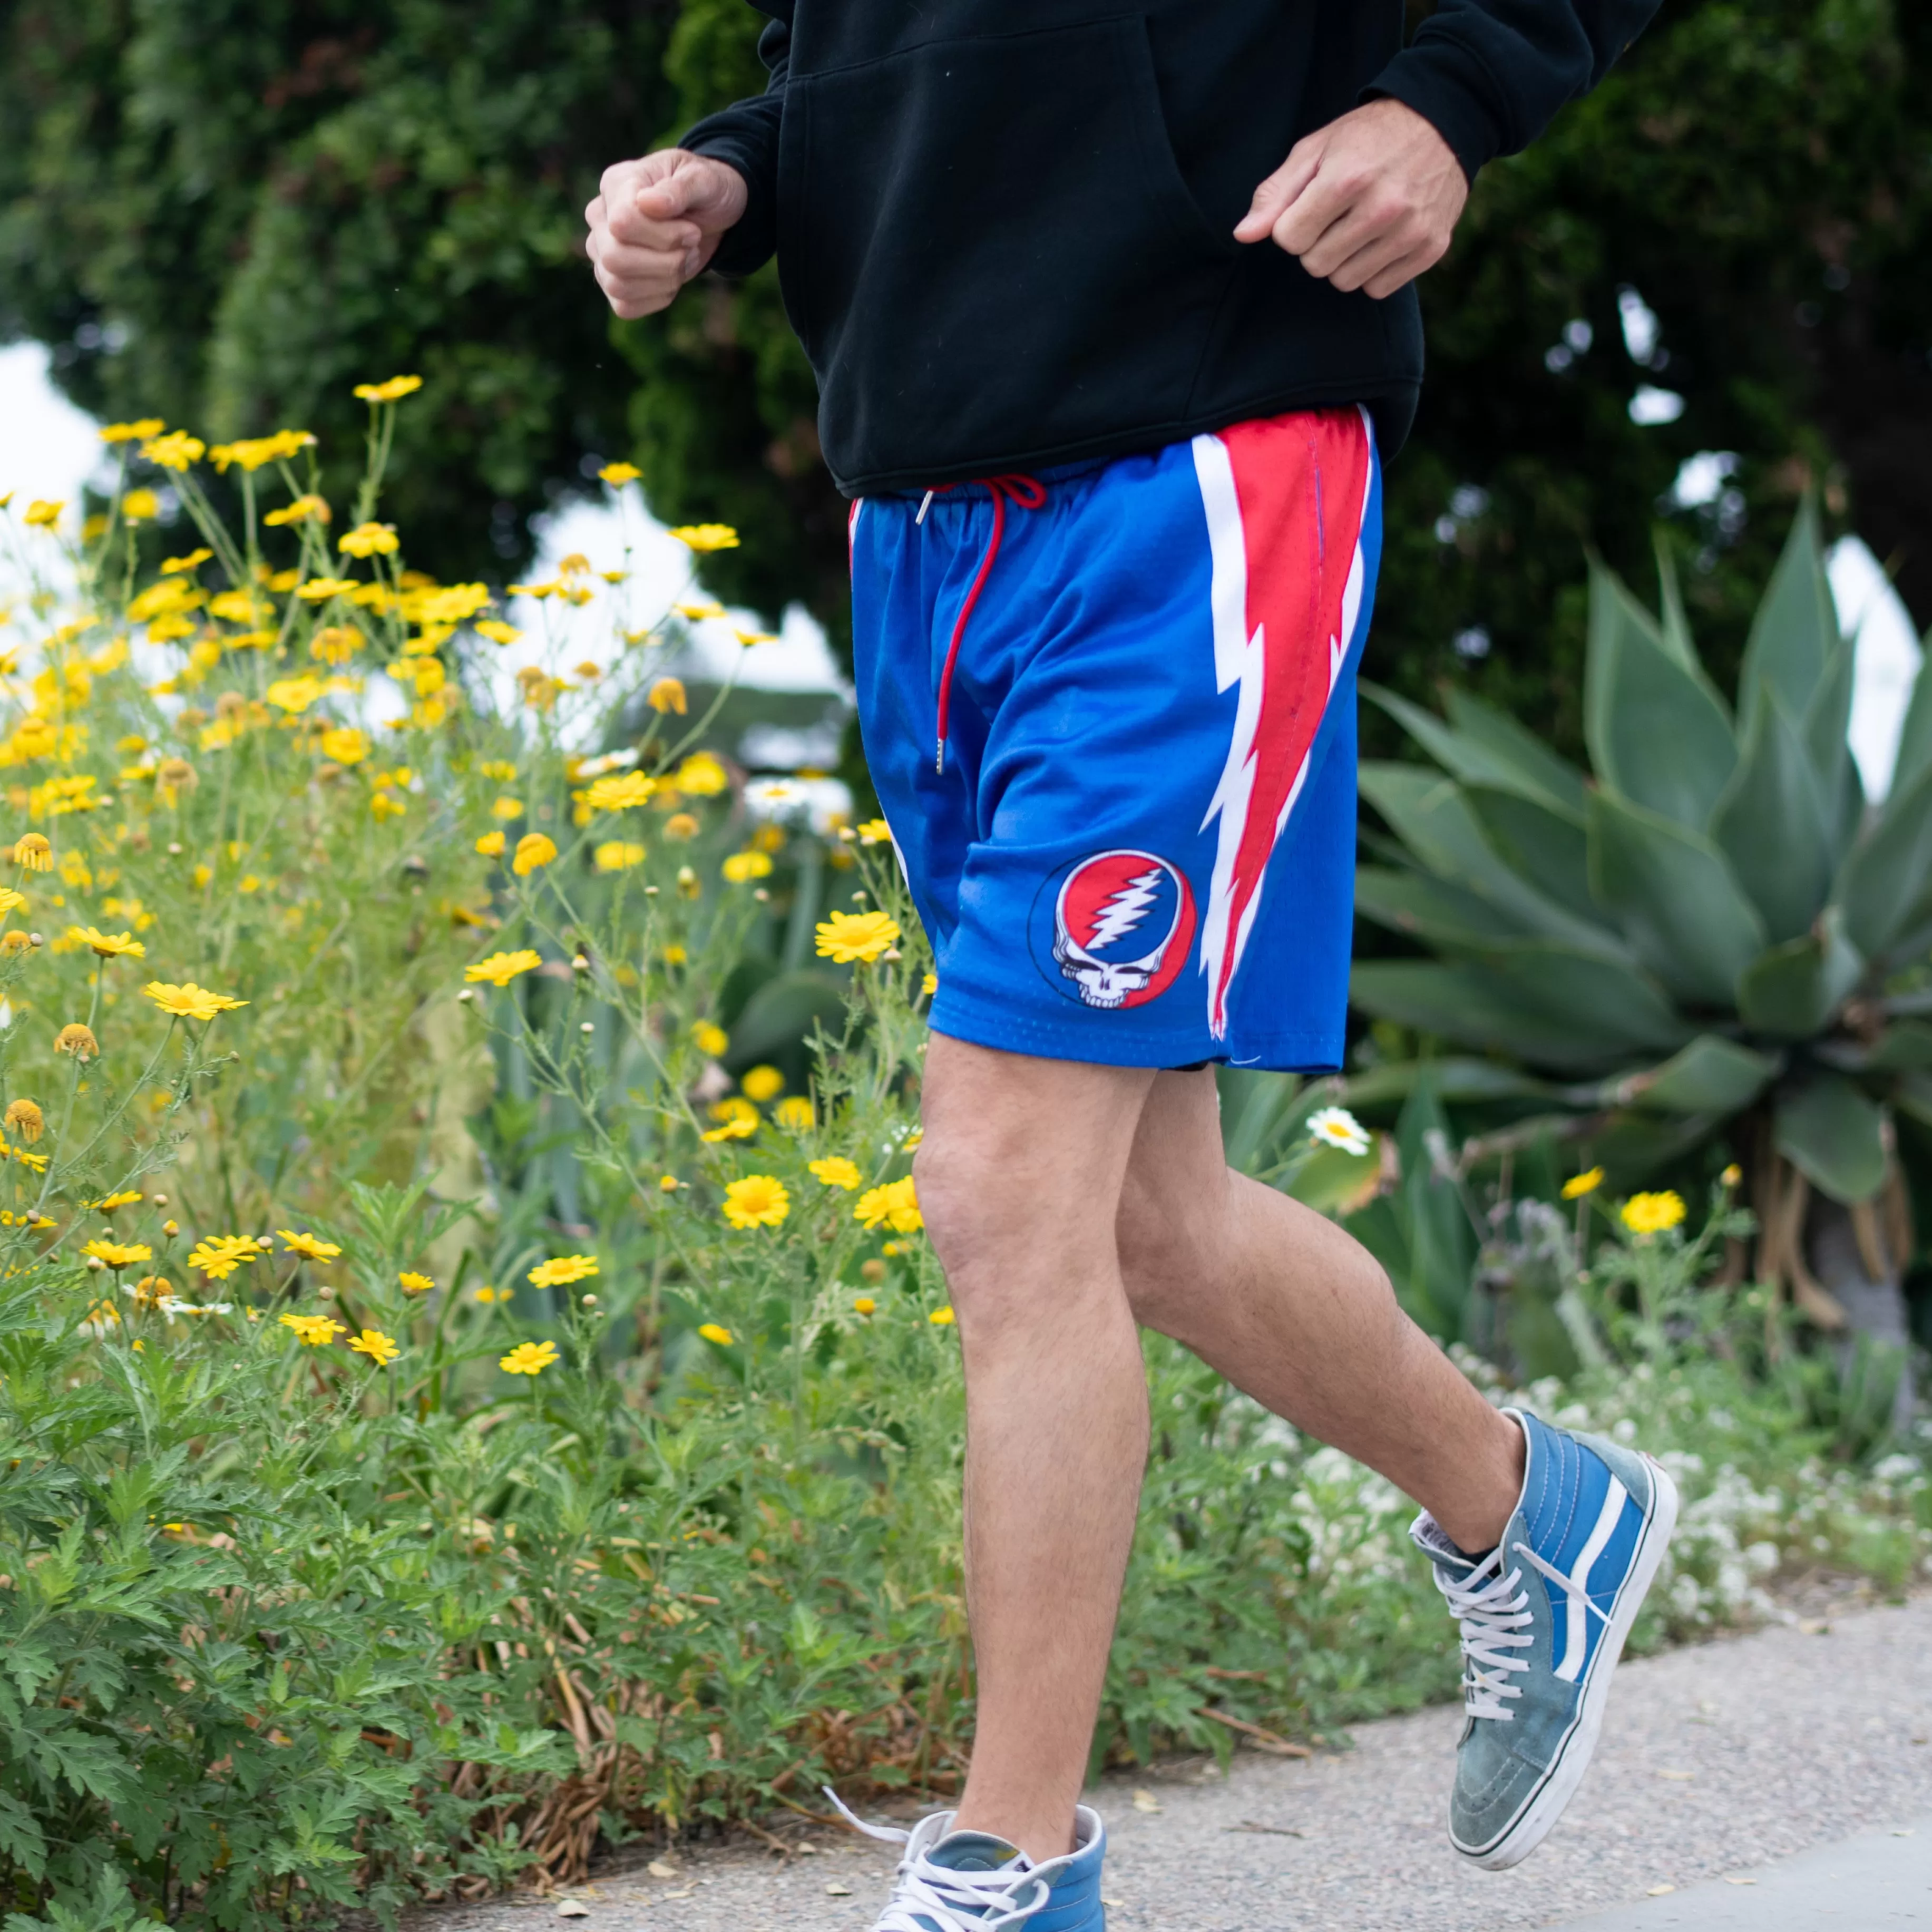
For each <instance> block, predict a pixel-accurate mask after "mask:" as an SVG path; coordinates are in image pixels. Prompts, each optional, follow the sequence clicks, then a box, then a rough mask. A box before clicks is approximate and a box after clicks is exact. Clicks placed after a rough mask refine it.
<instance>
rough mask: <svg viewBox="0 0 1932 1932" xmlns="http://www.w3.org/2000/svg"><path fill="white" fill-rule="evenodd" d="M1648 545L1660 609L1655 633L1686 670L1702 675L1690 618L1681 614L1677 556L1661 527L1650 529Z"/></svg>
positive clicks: (1701, 665) (1682, 605) (1681, 599)
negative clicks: (1654, 561)
mask: <svg viewBox="0 0 1932 1932" xmlns="http://www.w3.org/2000/svg"><path fill="white" fill-rule="evenodd" d="M1650 547H1651V553H1652V555H1653V556H1655V558H1656V559H1657V590H1658V606H1659V608H1660V610H1661V612H1662V622H1661V623H1660V624H1659V625H1658V637H1659V639H1660V640H1661V642H1662V643H1663V645H1664V649H1666V650H1667V651H1668V652H1670V655H1672V656H1673V657H1674V658H1676V660H1677V661H1678V662H1679V664H1682V666H1683V667H1684V668H1685V670H1688V671H1694V672H1697V673H1700V675H1701V674H1702V673H1703V669H1704V666H1703V660H1702V659H1701V658H1700V657H1699V656H1698V655H1697V645H1696V643H1694V641H1693V640H1692V638H1691V620H1690V619H1689V618H1688V616H1686V615H1685V610H1684V592H1683V589H1682V586H1681V585H1680V584H1679V582H1678V580H1677V559H1676V558H1675V557H1674V556H1672V555H1671V553H1670V540H1669V539H1668V538H1667V537H1666V536H1665V535H1664V532H1663V530H1662V529H1661V528H1656V529H1652V532H1651V533H1650Z"/></svg>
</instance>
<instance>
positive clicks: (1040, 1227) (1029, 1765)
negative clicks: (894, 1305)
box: [916, 1034, 1154, 1858]
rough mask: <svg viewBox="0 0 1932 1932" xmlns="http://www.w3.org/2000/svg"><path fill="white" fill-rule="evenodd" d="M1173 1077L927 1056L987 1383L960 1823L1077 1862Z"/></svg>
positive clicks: (974, 1344)
mask: <svg viewBox="0 0 1932 1932" xmlns="http://www.w3.org/2000/svg"><path fill="white" fill-rule="evenodd" d="M1153 1079H1154V1076H1153V1075H1152V1074H1151V1073H1145V1072H1140V1071H1136V1070H1132V1069H1128V1068H1124V1067H1094V1066H1086V1065H1080V1064H1075V1063H1073V1062H1069V1061H1049V1060H1035V1059H1031V1058H1025V1057H1022V1056H1021V1055H1015V1054H1007V1053H996V1052H991V1051H989V1050H988V1049H986V1048H983V1047H977V1046H968V1045H967V1044H965V1043H963V1042H962V1041H959V1040H952V1039H948V1038H946V1037H943V1036H941V1035H938V1034H935V1035H934V1036H933V1037H932V1043H931V1045H930V1047H929V1051H928V1053H927V1056H926V1078H925V1082H924V1094H923V1105H922V1114H923V1119H924V1127H925V1136H924V1139H923V1141H922V1145H921V1146H920V1148H919V1154H918V1156H917V1158H916V1172H917V1177H918V1182H919V1205H920V1208H921V1210H922V1212H923V1214H924V1215H925V1217H926V1226H927V1229H928V1230H929V1232H930V1233H931V1235H932V1241H933V1244H934V1247H935V1250H937V1252H938V1256H939V1259H940V1260H941V1262H943V1263H944V1265H945V1268H946V1274H947V1283H948V1285H949V1287H950V1292H951V1294H952V1297H953V1307H954V1308H955V1309H956V1311H957V1315H958V1320H959V1338H960V1343H961V1346H962V1349H963V1350H964V1352H965V1368H966V1418H967V1421H966V1574H967V1598H968V1611H969V1613H970V1616H971V1622H972V1630H973V1644H974V1655H975V1657H976V1658H977V1667H978V1679H979V1715H978V1727H977V1736H976V1738H975V1742H974V1748H973V1765H972V1771H971V1775H970V1776H969V1777H968V1780H967V1783H966V1789H965V1793H964V1795H963V1796H962V1799H961V1801H960V1807H959V1825H960V1826H961V1827H962V1829H972V1830H974V1831H983V1832H992V1833H995V1835H998V1836H999V1837H1001V1838H1005V1839H1007V1840H1008V1841H1010V1842H1011V1843H1014V1844H1016V1845H1018V1846H1020V1847H1021V1849H1023V1850H1025V1852H1028V1853H1029V1854H1030V1855H1032V1856H1033V1857H1034V1858H1057V1857H1058V1856H1060V1855H1061V1854H1062V1853H1064V1852H1067V1851H1069V1850H1070V1849H1072V1846H1073V1808H1074V1805H1075V1804H1076V1802H1077V1801H1078V1799H1079V1794H1080V1787H1081V1784H1082V1779H1083V1778H1084V1776H1085V1772H1086V1768H1087V1754H1088V1748H1089V1745H1090V1743H1091V1739H1092V1737H1093V1732H1094V1719H1095V1717H1096V1715H1097V1713H1098V1711H1099V1709H1100V1691H1101V1685H1102V1682H1103V1677H1104V1675H1105V1673H1106V1661H1107V1650H1108V1646H1109V1643H1111V1642H1112V1637H1113V1630H1114V1619H1115V1616H1116V1614H1117V1613H1118V1610H1119V1607H1120V1596H1121V1583H1122V1580H1123V1579H1124V1577H1125V1575H1126V1572H1127V1553H1128V1550H1129V1547H1130V1545H1131V1544H1132V1542H1133V1528H1134V1514H1135V1511H1136V1508H1137V1506H1138V1504H1139V1497H1140V1484H1141V1474H1142V1469H1143V1467H1144V1466H1145V1463H1146V1460H1147V1445H1148V1408H1147V1381H1146V1375H1145V1368H1144V1367H1143V1364H1142V1357H1141V1351H1140V1340H1139V1332H1138V1331H1137V1330H1136V1327H1135V1324H1134V1318H1133V1313H1131V1311H1130V1309H1129V1307H1128V1304H1127V1293H1126V1290H1125V1288H1124V1286H1123V1284H1122V1282H1121V1270H1120V1265H1119V1263H1118V1259H1116V1256H1115V1247H1114V1238H1115V1217H1116V1214H1117V1213H1118V1206H1119V1202H1120V1196H1121V1184H1122V1181H1123V1179H1124V1177H1125V1175H1126V1173H1127V1162H1128V1158H1129V1156H1130V1153H1131V1151H1132V1150H1133V1145H1134V1130H1135V1124H1136V1121H1137V1119H1138V1118H1139V1113H1140V1110H1141V1103H1142V1100H1143V1099H1144V1098H1145V1095H1146V1094H1147V1092H1148V1088H1149V1086H1150V1085H1151V1082H1152V1080H1153Z"/></svg>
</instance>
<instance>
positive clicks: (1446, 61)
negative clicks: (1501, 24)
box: [1361, 37, 1511, 181]
mask: <svg viewBox="0 0 1932 1932" xmlns="http://www.w3.org/2000/svg"><path fill="white" fill-rule="evenodd" d="M1361 98H1362V99H1363V100H1364V101H1374V100H1377V99H1385V100H1389V101H1400V102H1401V103H1402V104H1403V106H1404V107H1411V108H1413V109H1414V110H1415V112H1416V113H1418V114H1420V115H1421V116H1422V118H1424V120H1425V121H1427V122H1428V123H1429V124H1430V126H1431V127H1433V128H1434V129H1435V130H1436V132H1437V133H1439V134H1440V135H1441V136H1442V138H1443V139H1444V140H1445V141H1447V142H1448V144H1449V146H1450V148H1451V151H1452V152H1453V153H1454V154H1455V157H1456V158H1457V160H1458V161H1459V162H1460V163H1462V168H1463V173H1464V174H1465V175H1467V176H1468V177H1469V179H1470V180H1471V181H1475V178H1476V171H1477V169H1479V168H1480V167H1481V166H1482V165H1483V163H1484V162H1485V161H1492V160H1495V159H1496V156H1497V155H1499V154H1502V152H1503V151H1505V149H1506V148H1508V147H1509V146H1510V145H1511V141H1510V137H1509V130H1508V128H1507V127H1505V125H1504V124H1503V122H1502V117H1501V116H1500V115H1499V114H1498V113H1497V110H1496V99H1497V90H1496V83H1495V82H1494V80H1493V78H1492V77H1491V75H1490V71H1489V69H1488V68H1487V66H1486V65H1484V62H1483V59H1482V57H1481V55H1479V54H1478V53H1476V52H1474V51H1473V50H1472V49H1469V48H1467V47H1464V46H1458V45H1457V44H1456V43H1454V42H1453V41H1451V40H1448V39H1447V38H1443V37H1430V38H1428V39H1427V40H1421V41H1418V43H1416V44H1415V46H1412V47H1410V48H1409V49H1407V50H1406V51H1405V52H1402V53H1400V54H1398V55H1397V56H1396V58H1394V60H1392V61H1391V62H1389V64H1388V66H1387V67H1385V68H1383V70H1382V72H1381V73H1380V74H1378V75H1377V76H1376V78H1375V79H1374V80H1373V81H1371V82H1370V83H1369V85H1368V86H1367V87H1365V88H1364V89H1363V90H1362V92H1361Z"/></svg>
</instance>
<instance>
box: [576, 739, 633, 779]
mask: <svg viewBox="0 0 1932 1932" xmlns="http://www.w3.org/2000/svg"><path fill="white" fill-rule="evenodd" d="M635 763H637V747H636V746H635V745H631V746H630V747H629V748H628V749H626V750H624V751H606V752H604V754H603V755H602V756H601V757H595V758H586V759H585V760H584V761H583V763H582V764H580V765H579V766H577V776H578V777H579V778H602V777H604V775H606V774H607V773H609V772H625V771H628V770H629V769H630V768H631V766H633V765H634V764H635Z"/></svg>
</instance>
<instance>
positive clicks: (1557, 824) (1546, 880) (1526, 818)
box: [1463, 784, 1604, 926]
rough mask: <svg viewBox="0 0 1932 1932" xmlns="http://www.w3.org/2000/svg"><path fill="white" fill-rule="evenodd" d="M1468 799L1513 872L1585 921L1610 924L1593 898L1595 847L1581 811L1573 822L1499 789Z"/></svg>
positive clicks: (1480, 790) (1477, 790)
mask: <svg viewBox="0 0 1932 1932" xmlns="http://www.w3.org/2000/svg"><path fill="white" fill-rule="evenodd" d="M1463 796H1464V797H1466V799H1468V800H1469V809H1470V810H1471V811H1472V812H1473V813H1474V814H1475V817H1476V820H1477V823H1478V824H1479V825H1481V827H1482V829H1483V832H1484V835H1485V836H1486V837H1487V838H1488V840H1489V841H1490V846H1491V847H1493V850H1495V851H1496V853H1497V854H1498V855H1499V856H1500V857H1501V858H1502V859H1504V860H1505V862H1506V863H1508V865H1509V866H1510V867H1511V869H1512V870H1513V871H1516V872H1517V873H1519V874H1521V875H1522V877H1524V878H1526V879H1527V880H1529V882H1530V883H1531V884H1532V885H1533V886H1536V887H1537V888H1538V890H1539V891H1541V892H1544V893H1546V894H1547V895H1548V896H1549V897H1550V898H1552V899H1553V900H1555V901H1556V903H1557V904H1559V905H1561V906H1562V907H1564V908H1565V910H1568V911H1570V912H1572V913H1575V914H1576V915H1577V917H1578V918H1579V919H1587V920H1589V922H1591V923H1592V925H1594V926H1601V925H1602V924H1603V923H1604V910H1603V908H1602V907H1601V906H1600V905H1598V903H1597V902H1596V901H1595V899H1593V898H1592V897H1591V896H1590V862H1589V844H1588V842H1587V841H1586V839H1585V838H1584V835H1583V823H1584V821H1583V811H1582V809H1581V808H1579V810H1578V811H1577V816H1576V817H1574V819H1573V818H1571V817H1570V816H1569V815H1568V814H1567V813H1565V812H1561V811H1553V810H1552V809H1551V808H1550V806H1549V805H1546V804H1544V803H1541V802H1539V801H1538V800H1537V799H1532V798H1528V797H1526V796H1523V794H1522V793H1520V792H1514V791H1505V790H1499V788H1498V787H1496V786H1494V785H1479V784H1472V785H1466V786H1465V787H1463Z"/></svg>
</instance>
